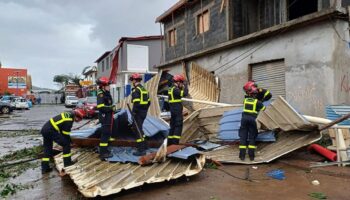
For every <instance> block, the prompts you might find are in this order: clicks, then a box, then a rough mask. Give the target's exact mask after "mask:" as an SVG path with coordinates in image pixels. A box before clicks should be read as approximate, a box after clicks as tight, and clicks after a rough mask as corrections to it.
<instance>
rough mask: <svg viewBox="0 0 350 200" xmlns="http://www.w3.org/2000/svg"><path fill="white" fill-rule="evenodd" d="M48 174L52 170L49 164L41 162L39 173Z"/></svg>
mask: <svg viewBox="0 0 350 200" xmlns="http://www.w3.org/2000/svg"><path fill="white" fill-rule="evenodd" d="M49 172H52V168H51V167H50V164H49V162H47V161H42V162H41V173H42V174H46V173H49Z"/></svg>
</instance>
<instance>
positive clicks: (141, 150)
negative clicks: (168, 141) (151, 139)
mask: <svg viewBox="0 0 350 200" xmlns="http://www.w3.org/2000/svg"><path fill="white" fill-rule="evenodd" d="M136 148H137V150H136V151H135V152H134V153H132V155H134V156H144V155H146V150H147V144H146V143H145V142H144V141H143V142H139V143H137V146H136Z"/></svg>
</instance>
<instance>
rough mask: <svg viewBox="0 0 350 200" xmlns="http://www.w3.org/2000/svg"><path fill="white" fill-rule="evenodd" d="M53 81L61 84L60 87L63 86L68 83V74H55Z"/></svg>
mask: <svg viewBox="0 0 350 200" xmlns="http://www.w3.org/2000/svg"><path fill="white" fill-rule="evenodd" d="M53 82H55V83H57V84H59V85H60V86H61V88H63V87H64V86H65V85H67V84H68V82H69V76H67V75H65V74H61V75H56V76H54V77H53Z"/></svg>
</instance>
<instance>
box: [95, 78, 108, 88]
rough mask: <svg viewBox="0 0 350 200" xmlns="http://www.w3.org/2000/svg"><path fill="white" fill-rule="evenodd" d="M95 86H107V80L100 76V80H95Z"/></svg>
mask: <svg viewBox="0 0 350 200" xmlns="http://www.w3.org/2000/svg"><path fill="white" fill-rule="evenodd" d="M96 84H97V85H99V86H106V85H109V78H107V77H105V76H102V77H101V78H99V79H97V81H96Z"/></svg>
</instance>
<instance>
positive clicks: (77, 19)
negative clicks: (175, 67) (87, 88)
mask: <svg viewBox="0 0 350 200" xmlns="http://www.w3.org/2000/svg"><path fill="white" fill-rule="evenodd" d="M176 1H177V0H101V1H94V0H32V1H26V0H23V1H10V0H0V27H1V28H0V29H1V31H0V60H1V61H2V63H3V65H4V66H11V67H22V66H23V67H27V68H28V70H29V73H30V74H32V76H33V83H34V85H38V86H45V87H53V86H54V84H53V82H52V79H53V76H54V75H55V74H61V73H80V72H81V70H82V69H83V67H85V66H87V65H91V64H93V62H94V61H95V59H96V58H97V57H98V56H100V55H101V53H103V52H104V51H106V50H110V49H111V48H113V47H114V46H115V45H116V43H117V40H118V39H119V38H120V37H122V36H139V35H154V34H159V24H155V23H154V20H155V18H156V17H157V16H158V15H160V14H161V13H162V12H163V11H165V10H166V9H167V8H169V7H170V6H171V5H172V4H174V3H176Z"/></svg>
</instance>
